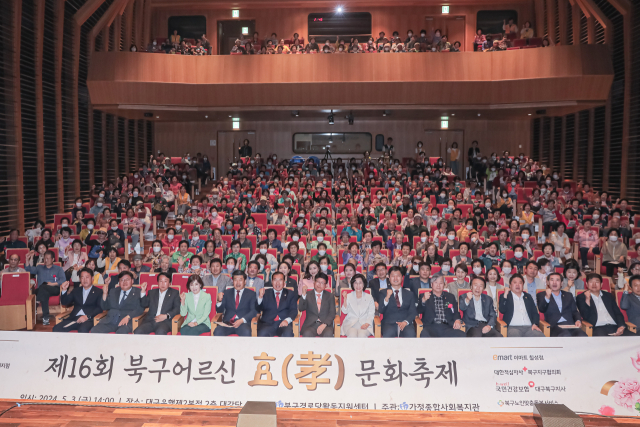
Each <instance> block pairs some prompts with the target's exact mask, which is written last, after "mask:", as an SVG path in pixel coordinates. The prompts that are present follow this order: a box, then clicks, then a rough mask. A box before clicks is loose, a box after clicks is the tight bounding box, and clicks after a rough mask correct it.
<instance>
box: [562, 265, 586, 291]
mask: <svg viewBox="0 0 640 427" xmlns="http://www.w3.org/2000/svg"><path fill="white" fill-rule="evenodd" d="M563 273H564V280H563V281H562V290H563V291H565V292H569V293H571V295H573V297H574V298H575V297H576V290H582V289H585V286H584V281H583V280H582V278H581V277H580V266H579V265H578V263H577V262H576V261H573V260H572V261H569V262H567V264H566V265H565V266H564V272H563Z"/></svg>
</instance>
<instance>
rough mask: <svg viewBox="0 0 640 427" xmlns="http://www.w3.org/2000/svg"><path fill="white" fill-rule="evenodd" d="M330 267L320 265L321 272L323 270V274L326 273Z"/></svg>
mask: <svg viewBox="0 0 640 427" xmlns="http://www.w3.org/2000/svg"><path fill="white" fill-rule="evenodd" d="M328 268H329V266H328V265H326V264H320V270H322V272H323V273H324V272H326V271H327V270H328Z"/></svg>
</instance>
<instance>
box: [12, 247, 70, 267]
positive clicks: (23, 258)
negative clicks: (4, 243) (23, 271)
mask: <svg viewBox="0 0 640 427" xmlns="http://www.w3.org/2000/svg"><path fill="white" fill-rule="evenodd" d="M27 253H29V249H27V248H24V249H23V248H18V249H7V250H6V251H5V257H6V258H7V260H8V259H9V258H11V256H12V255H14V254H17V255H18V256H19V257H20V263H21V264H24V263H26V262H27ZM55 259H58V258H57V257H56V258H55Z"/></svg>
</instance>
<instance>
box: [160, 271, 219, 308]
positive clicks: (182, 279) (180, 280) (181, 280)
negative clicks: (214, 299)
mask: <svg viewBox="0 0 640 427" xmlns="http://www.w3.org/2000/svg"><path fill="white" fill-rule="evenodd" d="M189 277H191V275H190V274H184V273H173V277H172V278H171V284H172V285H175V286H178V287H179V288H180V292H189V289H188V288H187V280H189ZM214 304H215V303H214Z"/></svg>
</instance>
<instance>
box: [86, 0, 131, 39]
mask: <svg viewBox="0 0 640 427" xmlns="http://www.w3.org/2000/svg"><path fill="white" fill-rule="evenodd" d="M127 1H128V0H115V1H114V2H113V3H112V4H111V6H109V9H107V11H106V12H105V13H104V15H102V18H100V20H99V21H98V22H97V23H96V25H95V26H94V27H93V29H92V30H91V36H92V37H96V36H97V35H98V33H99V32H100V31H101V30H102V29H103V28H104V27H107V28H108V27H109V25H111V23H112V22H113V20H114V19H115V17H116V15H117V14H118V12H119V11H120V9H121V8H122V6H123V5H124V6H126V5H127ZM107 34H108V33H107Z"/></svg>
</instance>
